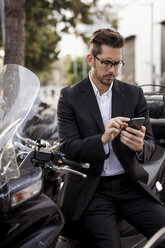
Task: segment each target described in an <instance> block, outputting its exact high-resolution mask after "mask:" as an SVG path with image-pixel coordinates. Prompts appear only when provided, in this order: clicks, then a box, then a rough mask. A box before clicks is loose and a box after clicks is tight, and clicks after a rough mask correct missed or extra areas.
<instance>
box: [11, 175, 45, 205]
mask: <svg viewBox="0 0 165 248" xmlns="http://www.w3.org/2000/svg"><path fill="white" fill-rule="evenodd" d="M41 189H42V180H41V179H39V180H38V181H36V182H34V183H33V184H31V185H29V186H27V187H25V188H23V189H21V190H19V191H17V192H15V193H13V194H12V195H11V203H10V205H11V207H15V206H16V205H19V204H21V203H22V202H24V201H27V200H28V199H30V198H32V197H34V196H35V195H38V194H39V193H40V191H41Z"/></svg>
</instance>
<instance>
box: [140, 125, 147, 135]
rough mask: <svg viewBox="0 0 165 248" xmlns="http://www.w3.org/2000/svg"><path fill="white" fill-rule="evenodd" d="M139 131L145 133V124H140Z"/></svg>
mask: <svg viewBox="0 0 165 248" xmlns="http://www.w3.org/2000/svg"><path fill="white" fill-rule="evenodd" d="M140 131H141V132H142V133H144V134H145V132H146V127H145V126H141V128H140Z"/></svg>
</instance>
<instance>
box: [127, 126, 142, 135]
mask: <svg viewBox="0 0 165 248" xmlns="http://www.w3.org/2000/svg"><path fill="white" fill-rule="evenodd" d="M144 128H145V127H144ZM126 131H127V132H128V133H132V134H133V135H135V136H138V137H144V132H145V130H144V129H143V132H142V131H141V130H137V129H135V128H131V127H126Z"/></svg>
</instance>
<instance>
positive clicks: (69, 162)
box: [62, 158, 90, 169]
mask: <svg viewBox="0 0 165 248" xmlns="http://www.w3.org/2000/svg"><path fill="white" fill-rule="evenodd" d="M62 161H63V164H65V165H69V166H71V167H78V168H83V169H89V168H90V165H89V164H88V163H82V162H76V161H72V160H69V159H66V158H63V159H62Z"/></svg>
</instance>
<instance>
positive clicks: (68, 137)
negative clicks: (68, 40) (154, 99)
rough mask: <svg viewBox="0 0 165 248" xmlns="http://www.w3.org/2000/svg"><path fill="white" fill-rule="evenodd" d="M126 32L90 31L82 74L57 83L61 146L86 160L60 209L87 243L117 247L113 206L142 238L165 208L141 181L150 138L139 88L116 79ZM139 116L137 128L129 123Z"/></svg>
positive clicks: (164, 216)
mask: <svg viewBox="0 0 165 248" xmlns="http://www.w3.org/2000/svg"><path fill="white" fill-rule="evenodd" d="M123 46H124V38H123V37H122V36H121V35H120V34H119V33H118V32H116V31H113V30H111V29H101V30H97V31H96V32H94V33H93V35H92V38H91V41H90V53H89V54H88V55H87V62H88V64H89V66H90V67H91V71H90V72H89V75H88V77H87V78H85V79H83V80H82V81H80V82H79V83H77V84H75V85H74V86H72V87H66V88H64V89H62V91H61V96H60V99H59V104H58V127H59V138H60V142H61V151H62V152H64V153H65V154H66V157H67V158H69V159H73V160H76V161H81V162H88V163H90V169H89V170H86V171H85V170H84V171H83V170H81V171H83V172H85V173H86V174H87V179H83V178H81V177H80V176H77V175H74V174H69V175H68V182H67V185H66V191H65V194H64V201H63V205H62V211H63V213H64V215H65V217H66V220H70V221H72V222H76V221H77V220H79V219H81V221H83V225H84V226H85V229H86V230H87V233H88V236H89V239H90V242H91V244H90V245H89V247H100V248H119V247H120V234H119V230H118V226H117V220H116V210H117V211H119V212H120V214H121V215H122V216H123V217H124V218H125V219H126V220H127V221H128V222H129V223H131V224H132V225H133V226H134V227H135V228H136V229H137V230H139V231H140V232H141V233H143V234H144V235H145V236H146V237H147V238H148V239H149V238H150V237H151V236H152V235H153V234H154V233H155V232H156V231H157V230H159V229H160V228H161V227H162V226H165V211H164V208H163V206H162V205H161V203H160V202H159V200H158V199H157V197H156V196H155V195H154V194H153V193H152V191H151V190H150V189H149V188H148V186H147V180H148V174H147V172H146V171H145V170H144V169H143V166H142V165H143V162H145V161H147V160H149V159H150V158H151V156H152V154H153V153H154V150H155V144H154V139H153V136H152V131H151V126H150V122H149V114H148V108H147V103H146V101H145V98H144V95H143V92H142V90H141V88H139V87H137V86H133V85H131V84H127V83H125V82H121V81H119V80H117V79H116V76H117V74H118V71H119V69H120V68H121V67H122V66H123V65H124V62H123V61H122V48H123ZM133 117H145V122H144V126H142V127H141V129H140V130H137V129H134V128H130V127H128V124H127V123H128V121H129V120H130V118H133Z"/></svg>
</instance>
